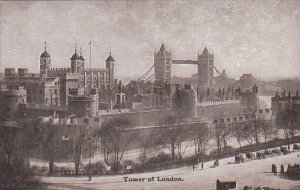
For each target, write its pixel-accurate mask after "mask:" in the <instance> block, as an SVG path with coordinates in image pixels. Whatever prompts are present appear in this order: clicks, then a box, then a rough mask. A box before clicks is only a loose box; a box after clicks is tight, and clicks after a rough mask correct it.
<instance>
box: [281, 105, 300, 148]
mask: <svg viewBox="0 0 300 190" xmlns="http://www.w3.org/2000/svg"><path fill="white" fill-rule="evenodd" d="M297 118H299V114H297V112H296V111H295V110H293V109H292V108H291V106H289V105H288V106H285V107H284V108H283V109H282V110H281V111H280V112H278V114H277V115H276V125H277V126H278V127H280V128H282V129H283V130H284V135H285V139H286V140H287V143H288V147H289V148H290V140H291V139H293V138H294V136H295V129H296V127H297V125H298V122H299V121H298V120H297Z"/></svg>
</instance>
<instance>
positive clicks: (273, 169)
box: [272, 164, 276, 174]
mask: <svg viewBox="0 0 300 190" xmlns="http://www.w3.org/2000/svg"><path fill="white" fill-rule="evenodd" d="M275 167H276V165H275V164H272V173H273V174H275Z"/></svg>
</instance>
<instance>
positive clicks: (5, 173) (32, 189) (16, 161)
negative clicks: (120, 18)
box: [0, 157, 46, 190]
mask: <svg viewBox="0 0 300 190" xmlns="http://www.w3.org/2000/svg"><path fill="white" fill-rule="evenodd" d="M0 189H2V190H42V189H46V186H45V185H44V184H43V183H41V182H40V180H39V179H38V178H36V177H35V176H34V175H33V174H32V173H31V172H30V171H29V170H28V169H27V166H26V164H24V158H23V157H18V158H13V159H12V160H11V162H10V164H7V163H5V162H2V161H1V160H0Z"/></svg>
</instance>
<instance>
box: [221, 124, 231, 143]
mask: <svg viewBox="0 0 300 190" xmlns="http://www.w3.org/2000/svg"><path fill="white" fill-rule="evenodd" d="M221 129H222V140H223V144H224V147H227V142H228V141H229V139H230V138H231V135H232V127H231V125H230V124H225V125H222V128H221Z"/></svg>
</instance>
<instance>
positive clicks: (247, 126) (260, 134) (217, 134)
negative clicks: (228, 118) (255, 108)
mask: <svg viewBox="0 0 300 190" xmlns="http://www.w3.org/2000/svg"><path fill="white" fill-rule="evenodd" d="M275 134H277V128H276V127H275V126H274V125H273V124H272V121H270V120H267V121H265V120H257V119H254V120H252V121H248V122H233V123H229V124H226V123H218V124H214V125H213V128H212V132H211V135H212V136H213V137H214V138H215V140H216V142H217V148H218V150H221V148H222V145H223V147H226V146H227V143H228V141H229V140H231V139H232V138H234V139H235V140H236V142H237V143H238V144H239V146H240V147H241V146H242V143H243V142H247V143H248V144H249V145H252V144H254V143H256V144H258V143H260V142H261V138H263V139H264V141H265V142H266V141H267V140H268V139H269V138H271V137H272V136H273V135H275Z"/></svg>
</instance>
